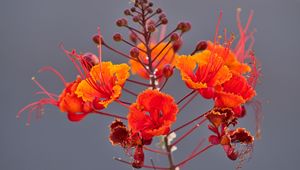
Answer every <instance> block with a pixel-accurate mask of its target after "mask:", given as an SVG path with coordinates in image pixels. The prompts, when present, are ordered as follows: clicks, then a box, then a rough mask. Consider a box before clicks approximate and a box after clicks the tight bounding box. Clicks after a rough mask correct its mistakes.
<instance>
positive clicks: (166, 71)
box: [163, 64, 173, 78]
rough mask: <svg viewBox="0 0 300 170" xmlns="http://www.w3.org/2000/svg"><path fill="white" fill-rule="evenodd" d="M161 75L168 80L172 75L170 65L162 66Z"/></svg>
mask: <svg viewBox="0 0 300 170" xmlns="http://www.w3.org/2000/svg"><path fill="white" fill-rule="evenodd" d="M163 75H164V76H165V77H166V78H169V77H171V76H172V75H173V67H172V66H171V65H170V64H167V65H165V66H164V68H163Z"/></svg>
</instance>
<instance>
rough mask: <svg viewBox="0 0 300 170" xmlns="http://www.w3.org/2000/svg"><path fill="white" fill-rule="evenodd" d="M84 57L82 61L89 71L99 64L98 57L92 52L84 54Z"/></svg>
mask: <svg viewBox="0 0 300 170" xmlns="http://www.w3.org/2000/svg"><path fill="white" fill-rule="evenodd" d="M82 59H83V61H82V63H83V65H84V67H85V68H86V69H87V70H88V71H90V70H91V68H92V67H93V66H94V65H97V64H98V63H99V59H98V57H97V56H96V55H94V54H92V53H85V54H84V55H83V56H82Z"/></svg>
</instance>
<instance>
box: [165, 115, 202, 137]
mask: <svg viewBox="0 0 300 170" xmlns="http://www.w3.org/2000/svg"><path fill="white" fill-rule="evenodd" d="M206 113H207V112H206ZM206 113H204V114H202V115H200V116H197V117H196V118H194V119H193V120H191V121H188V122H186V123H185V124H183V125H181V126H179V127H178V128H176V129H174V130H172V131H171V132H170V133H169V134H171V133H173V132H176V131H178V130H180V129H182V128H184V127H186V126H188V125H190V124H191V123H193V122H195V121H196V120H198V119H200V118H201V117H203V116H205V115H206Z"/></svg>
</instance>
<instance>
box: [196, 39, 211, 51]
mask: <svg viewBox="0 0 300 170" xmlns="http://www.w3.org/2000/svg"><path fill="white" fill-rule="evenodd" d="M207 46H208V45H207V42H206V41H200V42H199V43H198V44H197V46H196V51H203V50H206V48H207Z"/></svg>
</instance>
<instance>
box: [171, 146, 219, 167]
mask: <svg viewBox="0 0 300 170" xmlns="http://www.w3.org/2000/svg"><path fill="white" fill-rule="evenodd" d="M212 146H214V145H212V144H210V145H208V146H206V147H205V148H203V149H202V150H200V151H199V152H197V153H195V154H193V155H191V156H189V157H188V158H186V159H185V160H183V161H181V162H180V163H179V164H177V166H179V167H180V166H182V165H184V164H185V163H187V162H188V161H190V160H192V159H194V158H195V157H197V156H198V155H200V154H201V153H203V152H205V151H206V150H207V149H209V148H211V147H212Z"/></svg>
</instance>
